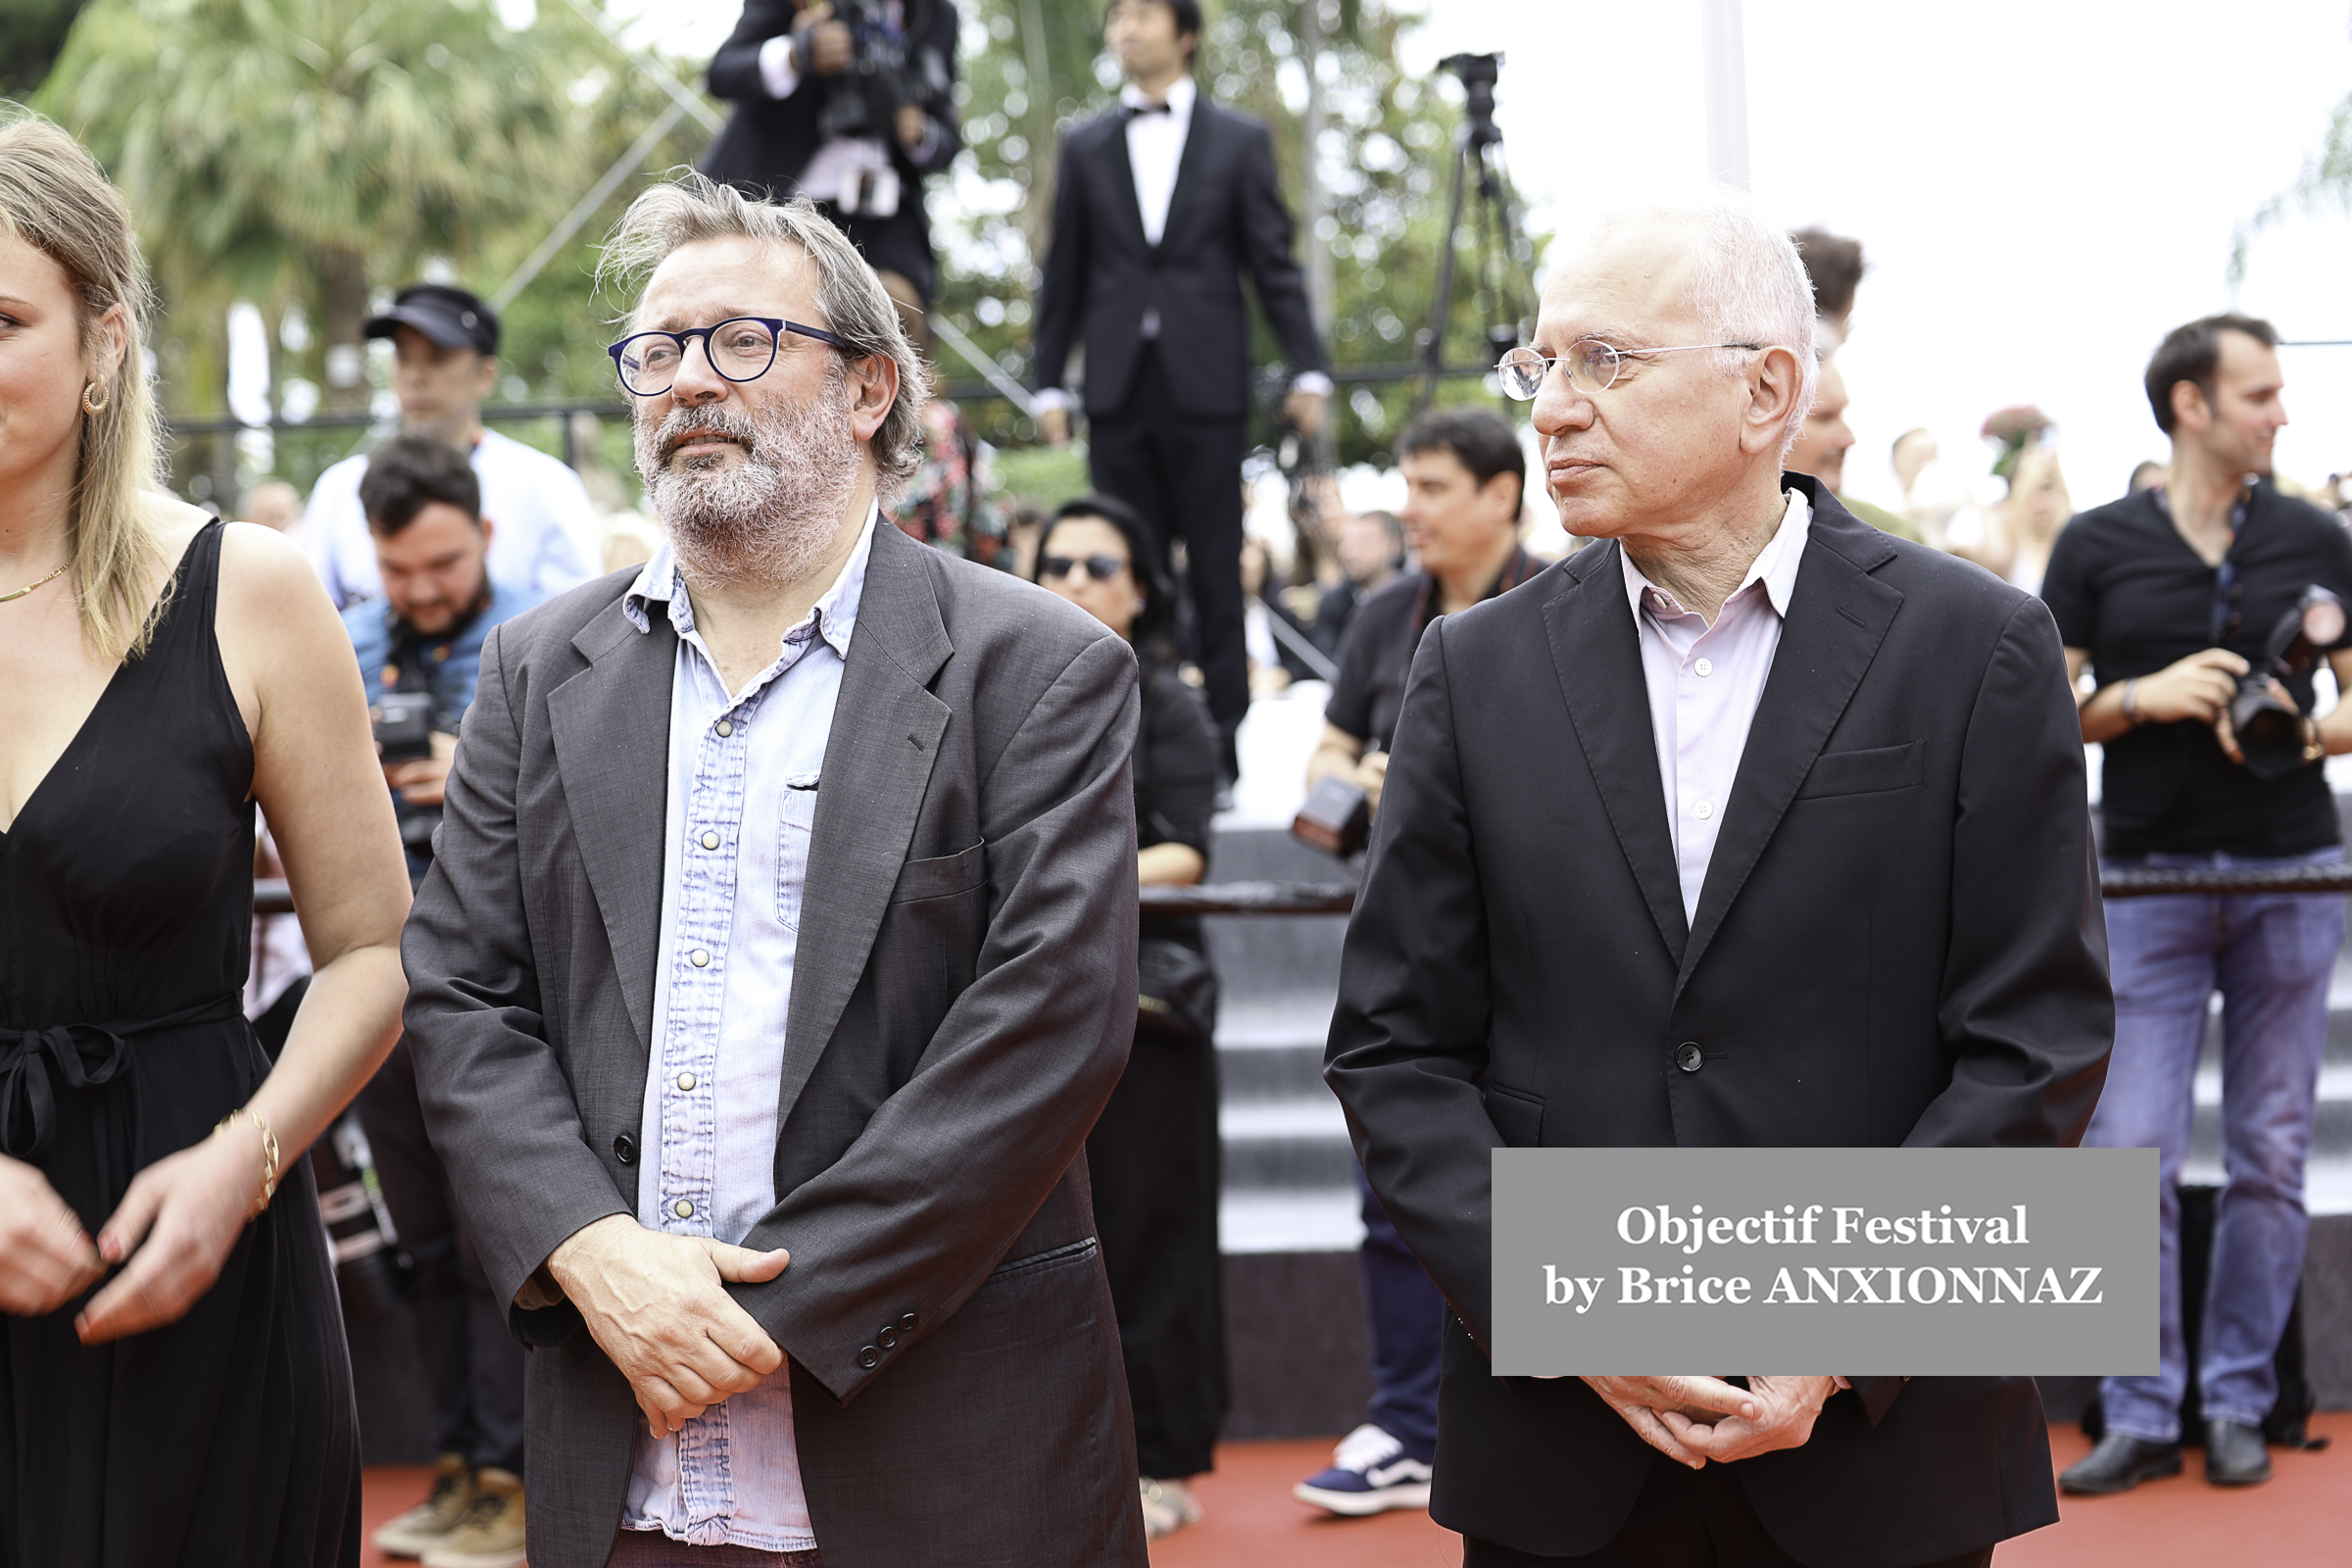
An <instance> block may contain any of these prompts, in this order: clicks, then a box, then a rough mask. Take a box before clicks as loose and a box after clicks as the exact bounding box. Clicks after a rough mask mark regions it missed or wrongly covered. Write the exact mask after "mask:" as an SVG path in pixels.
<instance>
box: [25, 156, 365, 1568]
mask: <svg viewBox="0 0 2352 1568" xmlns="http://www.w3.org/2000/svg"><path fill="white" fill-rule="evenodd" d="M145 302H146V294H145V284H144V281H143V278H142V275H141V271H140V267H139V261H138V253H137V248H136V245H135V242H134V240H133V238H132V231H131V226H130V221H129V217H128V215H127V214H126V213H125V212H124V211H123V204H122V201H121V199H120V197H118V196H117V195H116V193H115V191H114V190H113V188H112V187H111V186H109V185H108V184H107V182H106V179H105V177H104V175H102V174H101V173H100V172H99V171H98V168H97V166H96V165H95V164H94V163H92V162H91V160H90V159H89V157H88V155H87V154H85V153H84V152H83V151H82V149H81V148H80V147H79V146H77V145H76V144H75V143H74V142H73V140H72V139H71V138H69V137H68V136H66V135H65V134H64V133H63V132H62V131H60V130H58V129H57V128H56V127H54V126H52V125H49V124H47V123H44V122H41V121H37V120H32V119H19V120H16V121H13V122H10V123H0V1314H5V1315H0V1337H4V1338H5V1344H4V1345H0V1562H11V1563H19V1564H26V1565H30V1564H36V1563H37V1564H40V1565H42V1568H85V1565H86V1568H100V1565H104V1568H133V1565H136V1568H152V1565H164V1564H185V1565H188V1568H195V1565H198V1564H206V1565H210V1564H241V1565H244V1564H251V1565H261V1564H268V1565H271V1568H276V1565H284V1568H297V1565H310V1564H327V1563H341V1564H353V1563H357V1562H358V1560H359V1523H360V1519H359V1501H360V1498H359V1474H360V1472H359V1443H358V1423H357V1418H356V1414H355V1411H354V1407H353V1403H352V1394H351V1371H350V1363H349V1360H348V1357H347V1355H346V1352H345V1349H344V1344H343V1332H342V1329H343V1325H342V1317H341V1312H340V1310H339V1308H338V1305H337V1302H336V1299H335V1283H334V1271H333V1265H332V1263H331V1262H330V1260H329V1259H328V1257H327V1254H326V1250H325V1244H324V1239H323V1236H322V1233H321V1231H320V1228H319V1208H318V1196H317V1193H316V1191H315V1190H314V1188H313V1187H312V1185H311V1181H310V1177H309V1174H308V1165H307V1162H305V1161H303V1160H302V1159H301V1157H300V1156H301V1152H302V1151H303V1149H304V1148H305V1147H306V1146H308V1145H309V1144H310V1142H311V1141H312V1140H313V1139H314V1138H316V1137H317V1136H318V1135H319V1133H320V1131H322V1130H323V1129H324V1128H325V1127H326V1125H327V1123H328V1121H329V1120H330V1119H331V1118H332V1117H333V1116H334V1114H335V1113H336V1112H337V1111H338V1110H339V1109H340V1108H341V1107H342V1105H343V1104H344V1103H345V1102H347V1101H349V1100H350V1099H351V1097H352V1095H353V1094H354V1093H355V1092H356V1091H357V1090H358V1089H359V1087H360V1086H361V1084H363V1083H364V1082H366V1081H367V1079H368V1074H369V1073H371V1072H372V1071H373V1070H374V1068H375V1064H376V1063H377V1062H378V1061H379V1060H381V1059H382V1057H383V1055H384V1053H385V1052H386V1051H387V1050H389V1049H390V1047H391V1044H392V1040H393V1036H394V1031H395V1029H396V1026H397V1022H398V1013H399V1006H400V1002H401V998H402V995H403V991H404V987H403V982H402V979H401V971H400V957H399V952H398V941H399V935H400V923H401V919H402V917H403V916H404V914H405V913H406V911H407V908H408V902H409V895H408V880H407V877H406V875H405V874H404V872H403V868H402V862H401V856H400V845H399V841H398V837H397V835H396V833H395V831H394V828H393V823H392V809H391V801H390V797H389V795H388V794H387V792H386V791H385V788H384V783H383V776H382V774H381V773H380V772H379V771H378V769H377V766H376V762H375V759H374V754H373V746H372V744H371V742H370V740H369V737H368V715H367V710H366V704H365V699H364V698H363V696H362V694H361V688H360V679H359V671H358V668H357V666H356V665H355V663H354V662H353V660H352V657H351V650H350V647H349V645H348V643H347V642H346V641H345V640H344V637H343V633H342V628H341V626H340V624H339V623H338V621H337V620H336V618H335V615H334V613H333V612H332V611H330V610H329V609H328V608H327V602H326V596H325V594H324V592H323V591H322V590H321V589H320V588H319V584H318V582H317V580H316V579H315V578H313V577H312V575H311V573H310V570H309V568H308V566H306V565H305V564H304V563H303V560H302V558H301V556H300V555H299V554H297V553H296V552H295V550H294V549H293V547H292V546H290V545H288V544H287V543H286V542H285V541H284V540H283V539H281V538H279V537H278V536H277V535H275V534H272V533H270V532H269V531H268V530H266V529H262V528H256V527H251V526H248V525H246V524H242V523H239V524H234V525H224V524H222V523H220V522H217V521H215V520H213V519H212V518H210V517H207V516H206V515H203V514H201V513H199V512H197V511H196V510H195V509H193V508H190V507H186V506H183V505H180V504H179V503H177V502H174V501H172V500H171V499H170V498H169V497H168V496H166V495H165V494H164V493H163V492H162V491H160V490H159V489H157V488H156V486H155V459H156V453H157V451H158V448H159V443H158V439H157V436H158V431H157V426H156V415H155V406H154V402H153V398H152V395H151V394H150V392H149V389H148V387H147V384H146V379H145V374H144V370H143V368H142V367H143V362H144V349H143V346H142V334H141V326H142V322H141V320H140V316H141V308H142V306H143V305H144V304H145ZM257 802H258V803H259V804H260V805H261V806H262V807H264V808H265V809H267V810H268V811H269V814H270V823H271V825H272V827H273V828H274V829H275V832H276V836H277V842H278V845H279V848H280V850H281V852H282V853H283V856H284V858H285V862H286V870H287V875H288V878H289V880H290V881H291V882H292V884H293V887H294V895H295V899H296V901H297V903H299V904H300V906H301V907H302V916H303V928H304V931H305V933H306V935H307V936H308V938H309V942H310V947H311V953H312V956H313V957H314V959H315V960H316V962H317V965H318V978H317V980H316V981H315V982H314V983H313V985H312V987H311V992H310V995H309V997H308V998H307V999H306V1000H305V1001H304V1003H303V1005H302V1010H301V1012H300V1014H299V1015H298V1016H297V1018H296V1020H295V1023H294V1027H293V1034H292V1036H291V1038H290V1039H289V1040H288V1042H287V1044H286V1047H285V1050H284V1053H283V1054H282V1055H281V1056H280V1057H279V1059H278V1062H277V1064H276V1066H275V1067H274V1068H272V1067H271V1065H270V1062H269V1060H268V1059H267V1058H266V1057H265V1056H263V1054H261V1051H260V1048H259V1047H258V1046H257V1045H256V1044H255V1042H254V1038H253V1034H252V1031H251V1030H250V1029H249V1028H248V1027H247V1025H246V1022H245V1019H244V1016H243V1013H242V1012H241V1011H240V1009H239V989H240V987H241V986H242V984H243V981H244V977H245V966H246V961H247V946H248V942H249V933H250V931H251V928H252V919H251V913H252V902H253V899H252V888H253V883H252V866H253V812H254V806H255V804H256V803H257Z"/></svg>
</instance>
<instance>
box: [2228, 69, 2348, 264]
mask: <svg viewBox="0 0 2352 1568" xmlns="http://www.w3.org/2000/svg"><path fill="white" fill-rule="evenodd" d="M2289 207H2294V208H2299V209H2300V210H2301V211H2303V212H2306V213H2310V212H2317V211H2319V210H2320V209H2322V208H2327V207H2332V208H2334V209H2335V210H2337V211H2338V212H2352V98H2346V99H2345V100H2344V101H2343V102H2342V103H2340V104H2337V105H2336V106H2335V112H2334V113H2333V114H2332V115H2330V116H2328V117H2327V135H2326V136H2325V137H2324V138H2323V139H2322V140H2321V143H2320V151H2319V154H2318V156H2316V157H2314V158H2309V159H2306V160H2305V161H2304V164H2303V174H2302V177H2301V178H2299V179H2297V180H2296V181H2295V183H2294V186H2293V188H2292V189H2290V190H2287V191H2284V192H2282V193H2280V194H2279V195H2277V196H2273V197H2272V198H2271V199H2270V200H2269V201H2266V202H2264V203H2263V204H2262V205H2261V206H2260V207H2259V208H2257V209H2255V212H2254V216H2253V217H2252V218H2250V219H2248V220H2247V221H2245V222H2243V223H2241V224H2239V225H2238V228H2237V234H2236V238H2235V242H2234V243H2233V244H2232V245H2231V247H2230V251H2229V287H2230V288H2231V290H2232V291H2234V290H2235V289H2236V288H2237V287H2238V285H2240V284H2241V283H2243V282H2244V281H2245V280H2246V251H2247V248H2248V247H2249V246H2251V245H2252V244H2253V242H2254V236H2255V235H2257V234H2259V233H2261V232H2262V231H2263V230H2264V229H2266V228H2269V227H2271V226H2272V225H2273V224H2275V223H2277V222H2278V221H2279V220H2280V219H2282V218H2284V217H2285V216H2286V213H2287V210H2288V209H2289Z"/></svg>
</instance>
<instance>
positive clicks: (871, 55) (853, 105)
mask: <svg viewBox="0 0 2352 1568" xmlns="http://www.w3.org/2000/svg"><path fill="white" fill-rule="evenodd" d="M822 22H839V23H841V24H843V25H846V26H847V27H848V28H849V29H850V40H851V43H850V69H849V70H847V71H845V72H843V73H840V74H839V75H837V76H822V77H819V78H818V80H819V81H820V82H821V83H822V86H823V91H824V101H823V102H822V103H821V104H819V105H818V106H817V111H816V130H817V134H818V135H819V136H821V137H824V138H826V139H827V140H830V139H831V138H833V137H836V136H852V137H863V136H875V137H880V138H881V139H882V140H884V141H888V140H890V139H891V138H892V137H893V135H894V134H895V133H896V125H897V121H898V115H899V106H900V105H901V104H905V103H912V102H914V101H915V98H914V93H913V92H912V91H911V90H910V84H909V83H908V80H907V33H906V31H905V29H904V28H901V27H899V26H897V25H894V24H893V23H892V22H891V21H890V18H889V17H888V15H887V14H886V13H885V12H884V11H883V9H882V7H881V6H880V5H878V4H876V3H875V0H833V3H832V15H831V16H829V17H823V18H818V19H816V20H814V21H810V22H807V23H804V24H803V25H802V26H801V27H799V28H797V29H795V34H794V41H795V48H796V50H797V51H798V52H799V53H800V54H801V57H802V58H803V59H807V58H808V53H809V52H808V50H807V49H806V48H805V47H802V44H801V40H802V39H804V38H806V37H807V35H808V33H809V31H811V30H812V29H813V28H815V27H816V26H817V25H819V24H820V23H822Z"/></svg>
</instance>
